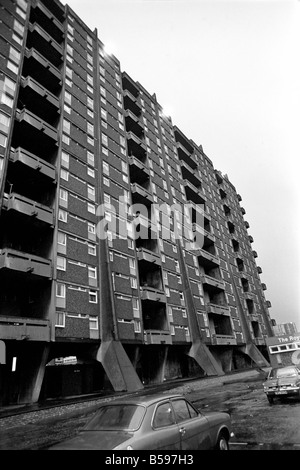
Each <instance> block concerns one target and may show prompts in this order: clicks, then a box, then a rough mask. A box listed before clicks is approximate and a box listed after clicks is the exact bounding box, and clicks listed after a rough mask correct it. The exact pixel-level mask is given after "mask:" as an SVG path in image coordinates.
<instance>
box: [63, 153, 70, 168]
mask: <svg viewBox="0 0 300 470" xmlns="http://www.w3.org/2000/svg"><path fill="white" fill-rule="evenodd" d="M61 164H62V166H64V167H65V168H69V164H70V155H69V154H68V153H66V152H62V153H61Z"/></svg>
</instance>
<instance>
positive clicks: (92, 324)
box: [89, 302, 99, 330]
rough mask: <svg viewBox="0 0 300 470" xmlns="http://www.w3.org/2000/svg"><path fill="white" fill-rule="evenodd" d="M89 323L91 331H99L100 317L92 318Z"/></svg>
mask: <svg viewBox="0 0 300 470" xmlns="http://www.w3.org/2000/svg"><path fill="white" fill-rule="evenodd" d="M92 303H95V302H92ZM89 322H90V330H99V323H98V317H92V316H90V318H89Z"/></svg>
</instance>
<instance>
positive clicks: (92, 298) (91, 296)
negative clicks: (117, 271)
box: [89, 290, 98, 304]
mask: <svg viewBox="0 0 300 470" xmlns="http://www.w3.org/2000/svg"><path fill="white" fill-rule="evenodd" d="M89 302H90V303H91V304H96V303H97V302H98V293H97V291H95V290H90V291H89Z"/></svg>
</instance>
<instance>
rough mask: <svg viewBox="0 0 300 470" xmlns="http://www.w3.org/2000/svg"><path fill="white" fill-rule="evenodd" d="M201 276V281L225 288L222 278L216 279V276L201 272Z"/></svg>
mask: <svg viewBox="0 0 300 470" xmlns="http://www.w3.org/2000/svg"><path fill="white" fill-rule="evenodd" d="M200 277H201V282H202V283H203V284H208V285H209V286H212V287H217V288H218V289H221V290H225V282H224V281H222V280H220V279H216V278H215V277H211V276H208V275H207V274H201V275H200Z"/></svg>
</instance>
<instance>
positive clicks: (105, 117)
mask: <svg viewBox="0 0 300 470" xmlns="http://www.w3.org/2000/svg"><path fill="white" fill-rule="evenodd" d="M101 117H102V119H104V120H105V121H107V111H105V109H103V108H101Z"/></svg>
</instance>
